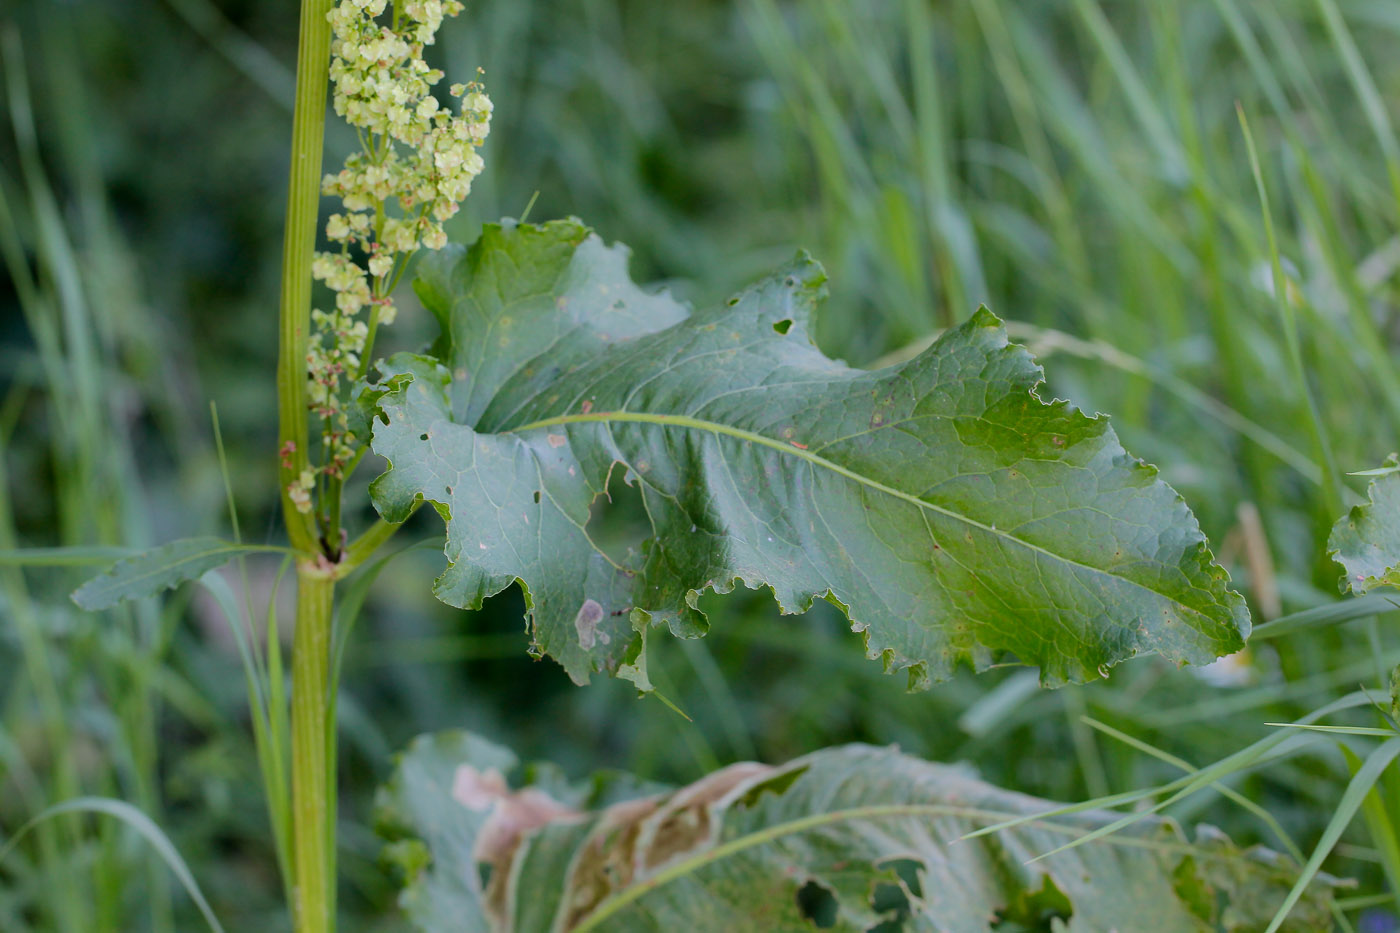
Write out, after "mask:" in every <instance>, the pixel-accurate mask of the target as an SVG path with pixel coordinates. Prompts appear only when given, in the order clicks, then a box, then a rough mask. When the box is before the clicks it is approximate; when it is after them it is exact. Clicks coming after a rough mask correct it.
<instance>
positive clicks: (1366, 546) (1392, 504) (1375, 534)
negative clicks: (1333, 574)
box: [1327, 454, 1400, 596]
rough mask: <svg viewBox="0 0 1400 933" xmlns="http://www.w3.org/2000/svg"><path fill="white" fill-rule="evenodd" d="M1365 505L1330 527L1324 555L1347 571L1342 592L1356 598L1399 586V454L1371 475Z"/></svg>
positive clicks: (1393, 455)
mask: <svg viewBox="0 0 1400 933" xmlns="http://www.w3.org/2000/svg"><path fill="white" fill-rule="evenodd" d="M1371 475H1376V476H1377V478H1376V479H1375V480H1373V481H1372V483H1371V485H1370V487H1369V488H1368V489H1367V490H1366V502H1365V503H1364V504H1362V505H1357V506H1353V507H1352V509H1351V511H1349V512H1348V513H1347V514H1346V515H1343V516H1342V517H1341V518H1339V519H1337V523H1336V524H1335V525H1333V526H1332V533H1331V534H1330V535H1329V536H1328V537H1327V555H1328V556H1329V557H1331V558H1332V559H1333V560H1335V561H1336V562H1337V563H1339V564H1341V565H1342V566H1343V567H1344V568H1346V574H1345V575H1344V576H1343V577H1342V581H1341V585H1342V591H1343V592H1347V591H1350V592H1351V593H1354V594H1355V595H1357V596H1361V595H1364V594H1365V593H1367V592H1369V591H1370V590H1373V589H1375V588H1376V587H1378V586H1400V455H1397V454H1391V455H1390V456H1389V457H1387V458H1386V461H1385V465H1384V466H1383V467H1382V468H1381V469H1380V470H1378V471H1374V473H1373V474H1371Z"/></svg>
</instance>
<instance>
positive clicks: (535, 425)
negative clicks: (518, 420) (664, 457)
mask: <svg viewBox="0 0 1400 933" xmlns="http://www.w3.org/2000/svg"><path fill="white" fill-rule="evenodd" d="M614 422H632V423H642V424H656V425H661V426H663V427H680V428H690V429H693V430H698V431H708V432H710V433H712V434H719V435H724V436H727V437H732V438H735V439H736V440H741V441H747V442H749V443H753V444H759V445H761V446H764V447H768V448H770V449H772V450H776V451H778V452H779V453H782V454H786V455H788V456H793V457H797V458H799V459H802V460H806V461H807V462H809V463H811V464H813V465H815V466H818V467H821V468H823V469H827V470H830V471H832V472H833V473H836V474H837V475H838V476H843V477H845V478H846V479H849V480H851V481H853V482H856V483H860V484H861V485H863V486H866V487H867V488H869V489H873V490H875V491H877V492H882V493H884V494H886V495H889V496H893V497H895V498H897V499H902V500H904V501H905V502H908V503H910V504H911V505H915V506H917V507H919V508H921V509H926V510H928V511H931V512H937V513H938V514H940V515H945V516H947V517H948V518H951V519H953V520H954V521H958V522H962V523H963V524H966V525H970V526H972V527H973V528H977V529H980V530H981V531H984V532H987V533H988V534H991V535H994V536H996V537H997V538H999V539H1001V540H1004V541H1009V542H1014V543H1015V544H1018V545H1020V546H1021V547H1023V548H1026V549H1027V550H1030V551H1034V552H1035V553H1037V554H1043V555H1044V556H1046V557H1048V558H1050V559H1051V560H1054V561H1058V562H1060V563H1063V564H1068V565H1070V566H1073V567H1078V568H1080V569H1082V570H1085V571H1088V572H1089V573H1092V574H1097V575H1099V576H1105V577H1109V578H1111V579H1114V580H1121V581H1123V582H1124V583H1127V584H1128V585H1130V586H1134V587H1136V588H1138V589H1141V590H1144V591H1146V592H1148V593H1151V594H1153V595H1154V596H1157V597H1159V598H1161V599H1165V600H1167V601H1168V602H1170V603H1171V604H1172V605H1174V606H1177V607H1179V608H1180V609H1181V610H1183V611H1184V612H1187V613H1190V614H1191V615H1193V616H1197V617H1200V618H1204V619H1206V620H1208V621H1211V622H1214V621H1215V620H1213V619H1211V618H1210V617H1209V616H1208V615H1206V614H1205V613H1203V612H1201V611H1200V610H1199V609H1196V608H1194V607H1191V606H1187V605H1185V604H1184V603H1182V602H1181V601H1180V600H1178V599H1176V598H1175V597H1172V596H1169V595H1167V594H1166V593H1161V592H1158V591H1157V590H1154V589H1153V588H1152V587H1150V586H1147V585H1146V584H1144V583H1140V582H1138V581H1137V580H1133V579H1130V578H1128V577H1125V576H1122V575H1121V574H1117V573H1114V572H1112V571H1110V570H1105V569H1103V568H1101V567H1095V566H1093V565H1091V564H1085V563H1081V562H1080V561H1077V560H1075V559H1074V558H1072V557H1066V556H1065V555H1063V554H1056V553H1055V552H1054V551H1051V550H1048V549H1046V548H1044V547H1041V546H1040V545H1038V544H1034V543H1032V542H1030V541H1027V540H1025V539H1024V538H1018V537H1016V536H1015V535H1013V534H1011V533H1010V532H1008V531H1005V530H1003V529H1000V528H996V527H994V526H992V525H988V524H986V523H984V522H980V521H978V520H977V519H975V518H972V517H971V516H969V515H964V514H962V513H961V512H956V511H954V510H952V509H949V508H945V507H944V506H941V505H936V504H935V503H932V502H929V501H928V500H926V499H920V498H919V497H918V496H916V495H913V494H911V493H907V492H904V491H903V490H901V489H896V488H895V487H893V486H888V485H886V484H884V483H882V482H880V481H879V480H876V479H871V478H870V477H868V476H863V475H862V474H860V473H857V472H856V471H854V470H852V469H850V468H848V467H844V466H842V465H841V464H839V463H836V462H834V461H832V460H828V459H827V458H825V457H823V456H821V455H820V454H817V453H813V452H812V451H810V450H803V449H802V448H799V447H795V446H792V445H791V444H787V443H784V442H782V441H777V440H774V439H773V438H771V437H766V436H764V435H762V434H758V433H755V432H753V431H748V430H745V429H743V428H736V427H734V426H733V425H728V424H721V423H719V422H717V421H707V420H705V419H703V418H695V417H693V416H690V415H671V414H656V413H653V412H641V411H603V412H588V413H587V414H582V413H580V414H572V415H558V416H555V417H553V418H544V419H541V420H539V421H532V422H530V423H529V424H523V425H520V426H519V427H515V428H510V429H508V430H507V431H505V432H503V433H507V434H522V433H524V432H526V431H532V430H536V429H540V428H551V427H558V426H562V425H569V424H611V423H614Z"/></svg>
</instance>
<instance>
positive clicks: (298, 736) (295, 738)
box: [292, 561, 336, 933]
mask: <svg viewBox="0 0 1400 933" xmlns="http://www.w3.org/2000/svg"><path fill="white" fill-rule="evenodd" d="M335 579H336V574H335V571H334V569H332V568H330V567H326V566H324V563H323V562H316V563H313V562H311V561H302V562H301V563H299V564H298V565H297V615H296V634H295V636H294V641H293V645H292V838H293V843H292V851H293V856H292V864H293V869H292V871H293V884H292V888H293V890H294V891H295V892H296V902H295V903H294V904H293V905H292V914H293V922H294V928H295V930H296V933H327V931H329V930H331V929H333V923H332V917H331V907H330V905H331V901H330V894H331V885H332V884H334V883H335V879H333V878H332V877H331V871H330V865H331V847H332V845H333V843H334V827H335V821H334V814H333V813H331V812H330V805H329V801H330V799H331V798H330V781H331V780H332V775H333V771H334V769H333V768H332V763H331V762H330V761H329V760H328V759H329V755H328V754H327V752H328V747H327V743H326V729H327V722H326V720H327V717H328V715H329V710H330V706H329V697H328V696H327V684H328V682H329V666H330V645H331V608H332V606H333V604H334V595H335Z"/></svg>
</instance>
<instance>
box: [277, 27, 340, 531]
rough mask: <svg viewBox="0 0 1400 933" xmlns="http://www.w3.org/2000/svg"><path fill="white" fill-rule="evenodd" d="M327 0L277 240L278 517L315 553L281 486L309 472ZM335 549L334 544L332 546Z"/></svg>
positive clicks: (296, 127) (310, 45)
mask: <svg viewBox="0 0 1400 933" xmlns="http://www.w3.org/2000/svg"><path fill="white" fill-rule="evenodd" d="M332 2H333V0H302V4H301V32H300V40H299V42H298V45H297V86H296V105H295V108H294V111H293V115H292V160H291V183H290V186H289V187H288V190H287V223H286V228H285V232H284V235H283V241H282V296H281V306H280V310H281V313H280V341H279V345H278V355H277V416H278V430H277V443H278V447H279V449H280V450H281V451H283V454H282V465H281V467H280V472H279V474H278V478H279V481H280V487H281V494H282V514H283V517H284V520H285V522H286V525H287V536H288V537H289V538H290V539H291V542H292V546H293V547H295V548H297V549H298V550H301V551H312V550H315V549H316V532H315V525H314V522H313V520H312V518H311V516H310V515H307V514H304V513H302V512H299V511H297V507H296V504H295V503H294V502H292V499H291V497H290V496H289V495H288V494H287V487H288V484H290V483H291V482H292V481H293V480H294V479H296V478H297V477H298V476H299V475H301V471H302V470H305V469H306V467H307V463H308V460H307V457H308V454H309V451H308V450H307V445H308V443H309V442H308V429H307V417H306V348H307V338H308V335H309V333H310V329H311V259H312V253H313V251H314V250H315V247H316V220H317V216H318V212H319V207H320V199H321V150H322V144H323V140H324V136H325V128H326V86H327V84H328V82H329V80H330V40H331V29H330V23H329V22H327V21H326V14H327V13H328V12H329V11H330V9H331V6H332ZM330 544H331V546H336V545H337V544H338V542H334V541H332V542H330Z"/></svg>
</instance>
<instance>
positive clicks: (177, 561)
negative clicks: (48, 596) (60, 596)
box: [73, 537, 282, 610]
mask: <svg viewBox="0 0 1400 933" xmlns="http://www.w3.org/2000/svg"><path fill="white" fill-rule="evenodd" d="M280 550H282V549H281V548H270V547H260V546H257V545H247V544H235V543H233V542H232V541H224V540H222V539H220V538H209V537H205V538H182V539H180V540H179V541H171V542H170V543H169V544H162V545H161V546H160V547H156V548H151V549H150V550H149V551H143V552H141V553H140V554H136V555H134V556H132V557H127V558H123V559H122V560H119V561H117V562H116V563H115V564H113V565H112V566H111V567H110V568H109V569H108V570H106V571H104V572H103V573H101V574H99V575H97V576H95V577H93V578H92V579H91V580H89V581H88V582H86V583H84V584H83V585H82V586H80V587H78V589H76V590H75V591H74V592H73V601H74V602H75V603H77V604H78V605H79V606H81V607H82V608H84V609H88V610H96V609H110V608H111V607H113V606H115V605H116V604H117V603H120V602H122V601H123V600H127V599H141V598H142V597H145V596H154V595H155V594H156V593H159V592H161V591H162V590H168V589H170V588H172V587H175V586H179V585H180V584H181V583H184V582H186V581H188V580H197V579H199V578H200V577H202V576H204V575H205V574H206V573H208V572H209V571H210V570H213V569H215V568H216V567H222V566H223V565H224V564H227V563H228V562H229V561H231V560H233V559H234V558H235V557H237V556H238V555H240V554H248V553H250V552H254V551H280Z"/></svg>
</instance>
